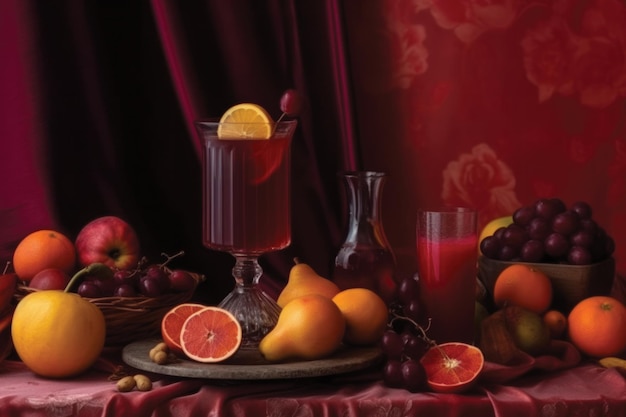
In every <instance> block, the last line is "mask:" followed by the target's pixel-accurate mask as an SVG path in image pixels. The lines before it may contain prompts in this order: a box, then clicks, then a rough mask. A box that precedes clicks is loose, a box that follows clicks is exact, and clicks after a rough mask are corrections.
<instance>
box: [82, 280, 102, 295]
mask: <svg viewBox="0 0 626 417" xmlns="http://www.w3.org/2000/svg"><path fill="white" fill-rule="evenodd" d="M76 292H77V293H78V295H80V296H81V297H85V298H100V297H102V291H101V290H100V287H98V286H97V285H96V284H95V283H93V282H92V281H83V282H81V283H80V285H79V286H78V290H77V291H76Z"/></svg>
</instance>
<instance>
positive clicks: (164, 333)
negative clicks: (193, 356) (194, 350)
mask: <svg viewBox="0 0 626 417" xmlns="http://www.w3.org/2000/svg"><path fill="white" fill-rule="evenodd" d="M205 307H206V306H204V305H202V304H194V303H183V304H179V305H177V306H175V307H173V308H172V309H171V310H170V311H168V312H167V313H165V315H164V316H163V319H162V320H161V337H162V338H163V342H165V344H166V345H167V346H168V347H169V348H170V351H172V352H174V353H177V354H179V355H184V354H185V353H184V352H183V348H182V346H181V345H180V332H181V331H182V329H183V324H184V323H185V320H187V317H189V316H190V315H191V314H193V313H195V312H196V311H200V310H202V309H203V308H205Z"/></svg>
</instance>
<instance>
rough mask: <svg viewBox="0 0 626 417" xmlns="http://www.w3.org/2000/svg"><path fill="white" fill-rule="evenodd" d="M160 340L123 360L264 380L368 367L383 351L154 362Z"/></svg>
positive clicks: (131, 350) (146, 367) (163, 369)
mask: <svg viewBox="0 0 626 417" xmlns="http://www.w3.org/2000/svg"><path fill="white" fill-rule="evenodd" d="M158 342H160V340H157V339H150V340H143V341H138V342H133V343H131V344H129V345H127V346H125V347H124V349H123V351H122V359H123V360H124V362H126V363H127V364H128V365H130V366H132V367H134V368H137V369H141V370H143V371H148V372H154V373H157V374H163V375H172V376H180V377H189V378H207V379H223V380H261V379H291V378H311V377H318V376H326V375H337V374H342V373H347V372H352V371H358V370H361V369H365V368H368V367H370V366H372V365H374V364H375V363H377V362H378V360H379V359H380V358H381V357H382V351H381V350H380V348H378V347H341V348H340V349H339V350H338V351H337V352H335V354H333V355H332V356H330V357H328V358H325V359H318V360H311V361H299V362H285V363H270V362H267V361H266V360H265V359H263V357H262V356H261V355H260V354H259V352H258V350H256V349H254V350H244V349H242V350H240V351H239V352H237V354H235V355H234V356H233V357H231V358H230V359H228V360H226V361H224V362H220V363H216V364H205V363H200V362H195V361H191V360H185V359H179V360H178V361H176V362H174V363H168V364H166V365H159V364H156V363H154V362H152V360H151V359H150V357H149V352H150V349H152V348H153V347H154V346H155V345H156V344H157V343H158Z"/></svg>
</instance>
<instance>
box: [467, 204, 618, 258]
mask: <svg viewBox="0 0 626 417" xmlns="http://www.w3.org/2000/svg"><path fill="white" fill-rule="evenodd" d="M512 217H513V223H512V224H510V225H508V226H506V227H501V228H499V229H497V230H496V231H495V232H494V233H493V234H492V235H491V236H487V237H485V238H483V239H481V240H480V243H479V245H480V250H481V252H482V253H483V255H485V256H486V257H488V258H491V259H497V260H502V261H522V262H550V263H567V264H572V265H587V264H591V263H594V262H600V261H602V260H605V259H607V258H609V257H611V255H612V254H613V252H614V251H615V241H614V239H613V238H612V237H611V236H610V235H609V234H608V233H607V232H606V231H605V230H604V229H603V228H602V227H600V225H599V224H598V223H597V222H596V221H595V220H594V219H593V217H592V209H591V206H590V205H589V204H588V203H585V202H583V201H577V202H575V203H573V204H571V205H570V206H569V207H567V206H566V205H565V203H564V202H563V201H562V200H561V199H559V198H540V199H538V200H536V201H535V202H534V203H532V204H529V205H526V206H522V207H520V208H518V209H517V210H516V211H515V212H514V213H513V216H512Z"/></svg>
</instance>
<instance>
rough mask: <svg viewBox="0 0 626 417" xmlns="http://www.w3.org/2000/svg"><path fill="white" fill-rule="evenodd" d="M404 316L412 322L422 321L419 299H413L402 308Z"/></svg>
mask: <svg viewBox="0 0 626 417" xmlns="http://www.w3.org/2000/svg"><path fill="white" fill-rule="evenodd" d="M402 312H403V313H404V315H405V316H406V317H408V318H410V319H411V320H414V321H420V318H421V316H420V314H421V312H422V308H421V303H420V300H418V299H413V300H411V301H409V302H408V303H407V304H404V306H403V307H402Z"/></svg>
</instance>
